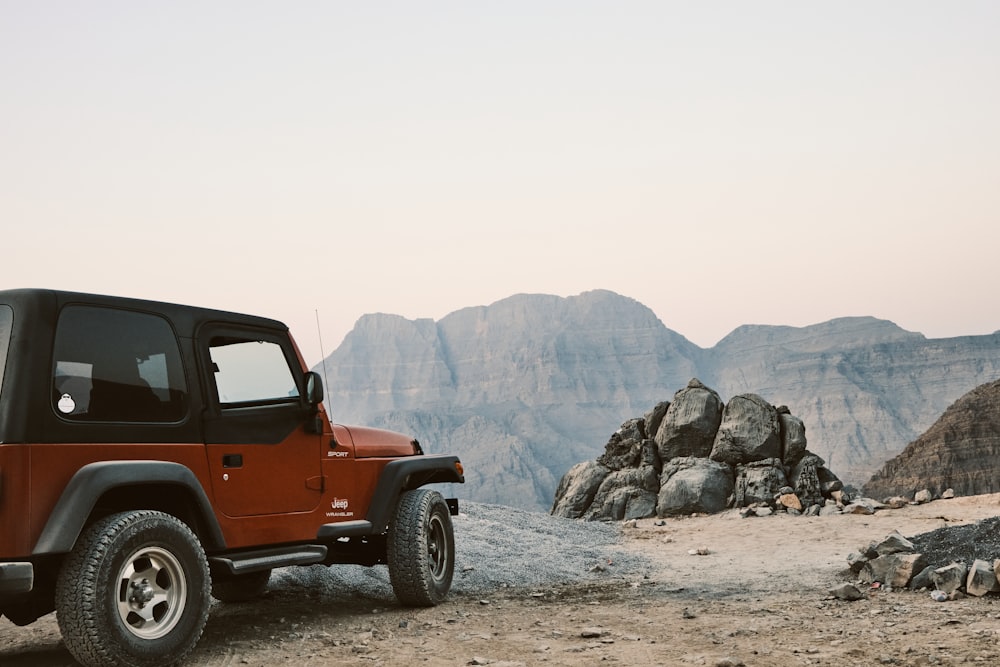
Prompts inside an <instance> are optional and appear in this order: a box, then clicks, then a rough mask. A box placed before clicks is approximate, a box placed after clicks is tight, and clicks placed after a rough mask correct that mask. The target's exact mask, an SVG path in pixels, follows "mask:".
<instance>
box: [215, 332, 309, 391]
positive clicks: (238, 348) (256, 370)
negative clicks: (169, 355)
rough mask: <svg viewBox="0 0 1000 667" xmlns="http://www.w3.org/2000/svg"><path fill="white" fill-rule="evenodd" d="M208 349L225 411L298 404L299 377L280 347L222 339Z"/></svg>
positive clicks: (260, 341) (260, 342)
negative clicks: (236, 407) (235, 408)
mask: <svg viewBox="0 0 1000 667" xmlns="http://www.w3.org/2000/svg"><path fill="white" fill-rule="evenodd" d="M208 347H209V354H210V355H211V358H212V370H213V371H214V375H215V387H216V390H217V391H218V399H219V403H220V404H221V405H222V406H223V407H226V406H234V405H246V404H254V405H258V404H268V403H282V402H290V401H298V398H299V390H298V387H296V385H295V376H294V375H292V369H291V367H290V366H289V365H288V360H287V359H285V354H284V352H283V351H282V349H281V346H280V345H278V344H277V343H273V342H270V341H266V340H247V339H240V338H233V337H229V336H226V337H221V336H220V337H215V338H212V339H211V341H210V342H209V346H208Z"/></svg>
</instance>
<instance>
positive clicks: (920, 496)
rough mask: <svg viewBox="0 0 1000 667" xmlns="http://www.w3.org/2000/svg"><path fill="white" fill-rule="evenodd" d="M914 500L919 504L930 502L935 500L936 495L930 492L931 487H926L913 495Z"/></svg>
mask: <svg viewBox="0 0 1000 667" xmlns="http://www.w3.org/2000/svg"><path fill="white" fill-rule="evenodd" d="M913 500H914V502H916V503H918V504H923V503H929V502H930V501H932V500H934V495H933V494H932V493H931V492H930V489H924V490H922V491H917V493H916V495H914V496H913Z"/></svg>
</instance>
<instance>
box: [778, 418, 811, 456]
mask: <svg viewBox="0 0 1000 667" xmlns="http://www.w3.org/2000/svg"><path fill="white" fill-rule="evenodd" d="M778 420H779V422H780V424H781V460H782V461H784V462H785V465H786V466H794V465H795V464H796V463H798V462H799V460H800V459H801V458H802V457H803V456H804V455H805V453H806V425H805V423H803V421H802V420H801V419H799V418H798V417H796V416H795V415H793V414H791V413H790V412H789V411H788V408H787V407H785V406H781V407H780V408H778Z"/></svg>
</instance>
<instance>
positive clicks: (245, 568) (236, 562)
mask: <svg viewBox="0 0 1000 667" xmlns="http://www.w3.org/2000/svg"><path fill="white" fill-rule="evenodd" d="M326 552H327V549H326V547H325V546H323V545H322V544H309V545H305V546H294V547H276V548H273V549H258V550H256V551H245V552H243V553H238V554H226V555H225V556H213V557H211V558H209V559H208V562H209V563H210V564H212V565H213V566H215V567H221V568H223V569H225V571H226V572H228V573H229V574H246V573H248V572H261V571H263V570H270V569H273V568H276V567H288V566H291V565H313V564H315V563H322V562H323V561H324V560H326Z"/></svg>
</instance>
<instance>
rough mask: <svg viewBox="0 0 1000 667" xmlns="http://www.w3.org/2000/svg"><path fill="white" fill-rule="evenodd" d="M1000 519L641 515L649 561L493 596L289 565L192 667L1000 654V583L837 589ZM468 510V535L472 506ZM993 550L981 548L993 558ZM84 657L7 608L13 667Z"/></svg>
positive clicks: (984, 508) (209, 630) (962, 659)
mask: <svg viewBox="0 0 1000 667" xmlns="http://www.w3.org/2000/svg"><path fill="white" fill-rule="evenodd" d="M997 515H1000V494H995V495H988V496H975V497H967V498H954V499H950V500H937V501H934V502H931V503H927V504H924V505H910V506H906V507H903V508H901V509H897V510H883V511H880V512H877V513H876V514H874V515H870V516H862V515H838V516H827V517H804V516H790V515H785V514H776V515H773V516H769V517H754V518H746V519H743V518H740V517H739V516H738V515H737V514H736V513H734V512H727V513H723V514H719V515H713V516H695V517H685V518H670V519H664V520H654V519H645V520H641V521H639V522H638V523H637V525H635V526H631V525H628V524H625V525H622V526H621V527H620V531H621V543H620V544H619V547H620V548H621V549H623V550H624V551H625V552H627V553H629V554H634V555H635V556H637V557H641V558H640V562H642V563H643V565H641V566H640V567H629V568H628V570H627V571H626V572H620V571H618V570H617V569H616V568H617V565H616V563H615V562H613V561H612V562H605V563H601V564H596V565H595V566H594V567H593V568H592V569H591V571H589V572H588V574H587V576H586V577H581V578H580V580H579V581H570V582H565V581H561V582H557V583H553V584H552V585H544V584H543V585H531V586H499V587H496V588H495V589H494V590H491V591H488V592H483V591H481V590H478V589H477V590H475V591H472V592H469V591H465V592H463V591H462V590H461V586H458V585H456V591H455V592H453V594H452V595H451V597H450V598H449V599H448V600H447V601H446V602H445V603H444V604H442V605H440V606H438V607H435V608H430V609H407V608H403V607H400V606H399V605H398V603H396V602H395V599H394V598H393V597H392V596H391V593H388V594H386V593H378V592H376V593H374V594H373V593H372V592H371V591H369V590H365V591H362V592H358V591H352V590H343V589H341V588H336V587H333V588H331V587H329V586H323V585H313V584H311V581H313V577H312V576H310V577H296V576H285V577H280V576H276V577H273V578H272V582H271V588H270V590H269V591H268V593H267V594H266V595H265V596H264V597H263V598H261V599H260V600H257V601H254V602H250V603H244V604H230V605H223V604H215V605H214V606H213V608H212V612H211V616H210V618H209V621H208V626H207V627H206V629H205V633H204V636H203V637H202V640H201V642H200V643H199V645H198V647H197V648H196V649H195V651H194V652H193V653H192V654H191V656H190V657H189V658H188V660H187V661H186V662H185V665H189V666H190V667H228V666H235V665H254V666H265V665H333V664H336V665H363V666H365V667H374V666H378V665H411V664H426V665H442V666H445V665H448V666H457V665H494V666H505V665H506V666H508V667H511V666H514V665H538V664H547V665H592V664H594V665H596V664H620V665H640V664H642V665H709V666H714V667H722V666H727V665H728V666H733V665H745V666H747V667H749V666H757V665H760V666H770V665H836V666H838V667H843V666H844V665H951V664H966V663H970V664H983V665H996V664H1000V596H993V595H988V596H986V597H983V598H976V597H960V598H959V599H956V600H949V601H946V602H935V601H934V600H932V599H931V597H930V595H929V593H928V592H927V591H909V590H885V589H866V597H865V599H862V600H859V601H855V602H845V601H841V600H838V599H835V598H833V597H832V596H830V595H829V593H828V590H829V588H830V587H831V586H833V585H836V584H839V583H842V582H845V581H849V580H851V576H850V573H849V571H847V567H846V565H847V563H846V557H847V555H848V554H849V553H851V552H852V551H854V550H855V549H857V548H858V547H859V546H861V545H865V544H868V543H869V542H871V541H874V540H879V539H881V538H883V537H885V536H886V535H887V534H889V533H890V532H891V531H893V530H898V531H899V532H901V533H902V534H903V535H905V536H908V537H912V536H915V535H917V534H921V533H926V532H928V531H931V530H935V529H938V528H942V527H957V526H968V525H970V524H973V523H974V522H976V521H978V520H980V519H984V518H988V517H993V516H997ZM455 523H456V533H459V534H460V533H461V531H462V529H463V517H461V516H460V517H457V518H456V522H455ZM459 547H460V548H461V540H459ZM991 548H993V545H992V544H987V545H984V547H983V549H984V553H983V554H981V557H984V558H987V559H989V560H991V561H992V559H993V558H994V557H996V556H997V555H998V554H994V553H985V552H987V551H989V550H990V549H991ZM699 551H700V552H701V553H700V554H699V553H698V552H699ZM692 552H694V553H692ZM705 552H707V553H705ZM555 557H558V556H555ZM480 560H485V561H486V562H476V563H472V564H470V563H468V562H464V561H463V559H462V555H461V552H460V553H459V557H458V564H459V571H457V572H456V580H458V579H459V578H460V577H461V570H463V569H464V570H472V569H474V568H490V567H491V563H490V562H488V560H489V559H488V558H485V559H483V558H480ZM608 560H612V559H610V558H609V559H608ZM532 566H533V565H532V563H531V562H525V563H523V567H524V568H531V567H532ZM504 567H510V566H509V565H504ZM74 664H75V663H74V662H73V659H72V658H71V657H70V655H69V653H68V652H67V651H66V650H65V648H64V647H63V645H62V643H61V641H60V638H59V631H58V626H57V624H56V620H55V616H54V615H49V616H47V617H45V618H44V619H41V620H40V621H38V622H36V623H34V624H33V625H30V626H27V627H23V628H18V627H15V626H13V625H11V624H10V623H9V622H8V621H7V620H2V621H0V665H2V666H3V667H43V666H44V667H56V666H60V667H62V666H69V665H74Z"/></svg>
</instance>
